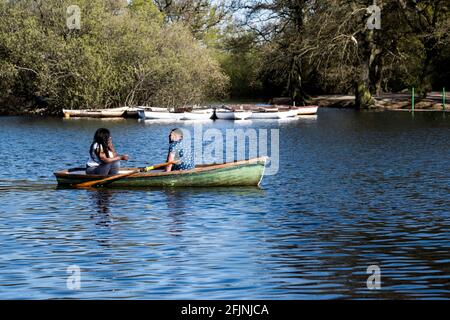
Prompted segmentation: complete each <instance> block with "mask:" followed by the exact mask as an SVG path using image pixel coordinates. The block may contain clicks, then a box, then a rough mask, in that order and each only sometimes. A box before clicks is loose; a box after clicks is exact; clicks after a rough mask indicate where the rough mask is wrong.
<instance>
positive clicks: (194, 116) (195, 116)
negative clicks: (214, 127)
mask: <svg viewBox="0 0 450 320" xmlns="http://www.w3.org/2000/svg"><path fill="white" fill-rule="evenodd" d="M213 113H214V110H213V109H202V110H192V111H190V112H184V113H183V116H182V118H181V120H208V119H211V117H212V115H213Z"/></svg>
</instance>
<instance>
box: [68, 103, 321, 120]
mask: <svg viewBox="0 0 450 320" xmlns="http://www.w3.org/2000/svg"><path fill="white" fill-rule="evenodd" d="M317 109H318V106H285V105H250V104H247V105H244V104H240V105H226V106H225V105H224V106H220V107H215V108H211V107H209V108H190V109H188V110H186V109H185V110H182V109H181V110H178V111H169V110H168V109H166V108H154V107H135V108H128V107H124V108H114V109H102V110H67V109H65V110H63V112H64V115H65V117H66V118H68V117H91V118H117V117H130V118H140V119H153V120H157V119H159V120H175V121H177V120H208V119H224V120H250V119H287V118H293V117H296V116H298V115H314V114H316V113H317Z"/></svg>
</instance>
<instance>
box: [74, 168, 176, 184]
mask: <svg viewBox="0 0 450 320" xmlns="http://www.w3.org/2000/svg"><path fill="white" fill-rule="evenodd" d="M174 163H175V162H166V163H161V164H156V165H154V166H150V167H145V168H140V169H137V170H133V171H131V172H127V173H121V174H115V175H113V176H110V177H107V178H103V179H100V180H93V181H87V182H82V183H78V184H75V185H73V187H75V188H90V187H93V186H95V185H99V184H104V183H105V182H109V183H111V182H112V181H116V180H119V179H123V178H125V177H128V176H131V175H132V174H135V173H138V172H142V171H144V172H147V171H150V170H155V169H158V168H161V167H165V166H167V165H169V164H174Z"/></svg>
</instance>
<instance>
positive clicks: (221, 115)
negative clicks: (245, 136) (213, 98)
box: [216, 109, 252, 120]
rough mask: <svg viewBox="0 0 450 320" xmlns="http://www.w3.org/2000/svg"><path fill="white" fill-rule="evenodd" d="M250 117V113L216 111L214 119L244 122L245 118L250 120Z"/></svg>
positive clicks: (242, 111) (225, 110)
mask: <svg viewBox="0 0 450 320" xmlns="http://www.w3.org/2000/svg"><path fill="white" fill-rule="evenodd" d="M251 115H252V112H251V111H245V110H227V109H216V117H217V119H224V120H245V119H247V118H250V116H251Z"/></svg>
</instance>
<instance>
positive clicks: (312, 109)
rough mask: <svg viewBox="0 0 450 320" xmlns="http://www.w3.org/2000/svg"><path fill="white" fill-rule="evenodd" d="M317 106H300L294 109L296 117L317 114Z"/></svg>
mask: <svg viewBox="0 0 450 320" xmlns="http://www.w3.org/2000/svg"><path fill="white" fill-rule="evenodd" d="M318 108H319V106H302V107H295V109H296V110H297V114H298V115H312V114H316V113H317V109H318Z"/></svg>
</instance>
